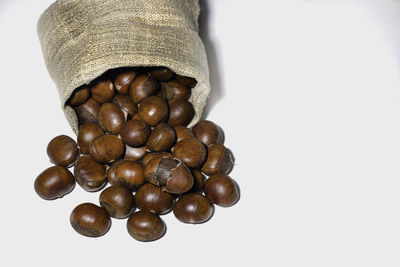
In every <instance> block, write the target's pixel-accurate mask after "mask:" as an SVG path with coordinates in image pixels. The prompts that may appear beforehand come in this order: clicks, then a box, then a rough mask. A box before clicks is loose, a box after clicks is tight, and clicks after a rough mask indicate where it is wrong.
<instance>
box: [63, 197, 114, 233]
mask: <svg viewBox="0 0 400 267" xmlns="http://www.w3.org/2000/svg"><path fill="white" fill-rule="evenodd" d="M69 220H70V222H71V225H72V228H74V230H75V231H77V232H78V233H79V234H81V235H84V236H88V237H100V236H102V235H104V234H106V233H107V232H108V230H109V229H110V227H111V219H110V216H109V215H108V213H107V212H106V211H105V209H103V208H101V207H99V206H97V205H94V204H92V203H83V204H80V205H78V206H76V207H75V209H74V210H73V211H72V213H71V216H70V217H69Z"/></svg>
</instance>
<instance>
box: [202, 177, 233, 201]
mask: <svg viewBox="0 0 400 267" xmlns="http://www.w3.org/2000/svg"><path fill="white" fill-rule="evenodd" d="M204 193H205V195H206V196H207V197H208V199H209V200H210V201H211V202H213V203H215V204H216V205H218V206H221V207H230V206H232V205H234V204H235V203H236V202H237V201H238V200H239V197H240V192H239V187H238V185H237V183H236V182H235V181H234V180H233V179H232V178H231V177H229V176H228V175H226V174H223V173H219V174H215V175H213V176H211V177H210V178H208V180H207V181H206V183H205V184H204Z"/></svg>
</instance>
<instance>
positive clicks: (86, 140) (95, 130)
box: [78, 122, 104, 154]
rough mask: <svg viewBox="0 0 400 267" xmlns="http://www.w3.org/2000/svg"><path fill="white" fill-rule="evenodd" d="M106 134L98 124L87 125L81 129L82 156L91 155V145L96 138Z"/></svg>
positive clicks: (80, 147)
mask: <svg viewBox="0 0 400 267" xmlns="http://www.w3.org/2000/svg"><path fill="white" fill-rule="evenodd" d="M103 134H104V131H103V129H102V128H101V127H100V125H98V124H97V123H92V122H89V123H86V124H83V125H81V126H80V127H79V133H78V146H79V149H80V150H81V153H82V154H89V144H90V142H92V141H93V139H95V138H96V137H99V136H101V135H103Z"/></svg>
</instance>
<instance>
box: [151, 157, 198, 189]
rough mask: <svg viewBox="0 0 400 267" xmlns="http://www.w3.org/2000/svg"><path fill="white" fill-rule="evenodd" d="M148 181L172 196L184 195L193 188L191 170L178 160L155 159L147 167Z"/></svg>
mask: <svg viewBox="0 0 400 267" xmlns="http://www.w3.org/2000/svg"><path fill="white" fill-rule="evenodd" d="M144 173H145V176H146V181H147V182H149V183H152V184H154V185H157V186H161V187H162V188H163V190H165V191H167V192H168V193H172V194H182V193H185V192H187V191H189V190H190V189H191V188H192V186H193V183H194V181H193V176H192V173H191V172H190V169H189V168H188V167H187V166H186V165H185V163H183V162H182V161H180V160H179V159H176V158H161V157H158V158H154V159H152V160H151V161H150V162H149V163H148V164H147V165H146V167H145V172H144Z"/></svg>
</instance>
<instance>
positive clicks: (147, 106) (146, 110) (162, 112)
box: [138, 95, 168, 127]
mask: <svg viewBox="0 0 400 267" xmlns="http://www.w3.org/2000/svg"><path fill="white" fill-rule="evenodd" d="M138 114H139V117H140V119H141V120H142V121H144V122H145V123H146V124H147V125H149V126H152V127H154V126H156V125H157V124H158V123H160V122H162V121H164V120H165V119H166V118H167V116H168V105H167V102H165V100H164V99H162V98H161V97H159V96H155V95H153V96H149V97H146V98H145V99H144V100H143V101H142V102H141V103H140V104H139V105H138Z"/></svg>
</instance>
